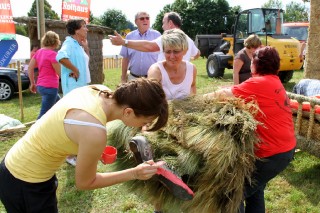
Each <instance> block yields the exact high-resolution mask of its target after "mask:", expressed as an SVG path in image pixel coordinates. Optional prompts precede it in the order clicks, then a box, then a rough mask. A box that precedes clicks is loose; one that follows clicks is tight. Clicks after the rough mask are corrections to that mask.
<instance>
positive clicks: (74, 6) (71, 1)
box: [61, 0, 91, 23]
mask: <svg viewBox="0 0 320 213" xmlns="http://www.w3.org/2000/svg"><path fill="white" fill-rule="evenodd" d="M90 1H91V0H62V13H61V19H62V20H63V21H68V20H69V19H75V18H83V19H84V20H85V21H86V23H89V16H90Z"/></svg>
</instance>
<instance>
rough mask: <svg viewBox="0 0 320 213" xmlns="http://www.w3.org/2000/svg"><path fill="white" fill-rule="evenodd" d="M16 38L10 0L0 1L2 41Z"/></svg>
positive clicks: (0, 32)
mask: <svg viewBox="0 0 320 213" xmlns="http://www.w3.org/2000/svg"><path fill="white" fill-rule="evenodd" d="M15 38H16V29H15V27H14V23H13V17H12V11H11V4H10V0H0V41H1V40H10V39H15Z"/></svg>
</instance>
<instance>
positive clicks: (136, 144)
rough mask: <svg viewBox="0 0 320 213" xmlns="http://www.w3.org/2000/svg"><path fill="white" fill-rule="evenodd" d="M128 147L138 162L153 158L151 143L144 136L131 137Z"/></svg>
mask: <svg viewBox="0 0 320 213" xmlns="http://www.w3.org/2000/svg"><path fill="white" fill-rule="evenodd" d="M129 147H130V150H131V151H132V152H133V154H134V158H135V159H136V161H137V163H138V164H140V163H143V162H145V161H148V160H152V159H153V153H152V149H151V145H150V144H149V142H148V140H147V139H146V138H145V137H144V136H135V137H133V138H132V139H131V141H130V142H129Z"/></svg>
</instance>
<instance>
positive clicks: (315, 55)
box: [304, 0, 320, 80]
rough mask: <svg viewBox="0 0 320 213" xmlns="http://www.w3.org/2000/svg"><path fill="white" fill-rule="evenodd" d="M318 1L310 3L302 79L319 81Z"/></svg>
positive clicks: (319, 4)
mask: <svg viewBox="0 0 320 213" xmlns="http://www.w3.org/2000/svg"><path fill="white" fill-rule="evenodd" d="M319 17H320V1H319V0H311V1H310V26H309V36H308V43H307V53H306V61H305V62H306V64H305V67H304V69H305V73H304V75H305V76H304V78H313V79H319V80H320V66H319V60H320V42H319V38H320V18H319Z"/></svg>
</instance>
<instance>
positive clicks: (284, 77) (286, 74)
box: [278, 70, 293, 83]
mask: <svg viewBox="0 0 320 213" xmlns="http://www.w3.org/2000/svg"><path fill="white" fill-rule="evenodd" d="M278 76H279V78H280V80H281V82H282V83H287V82H289V81H290V80H291V78H292V76H293V70H289V71H281V72H279V74H278Z"/></svg>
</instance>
